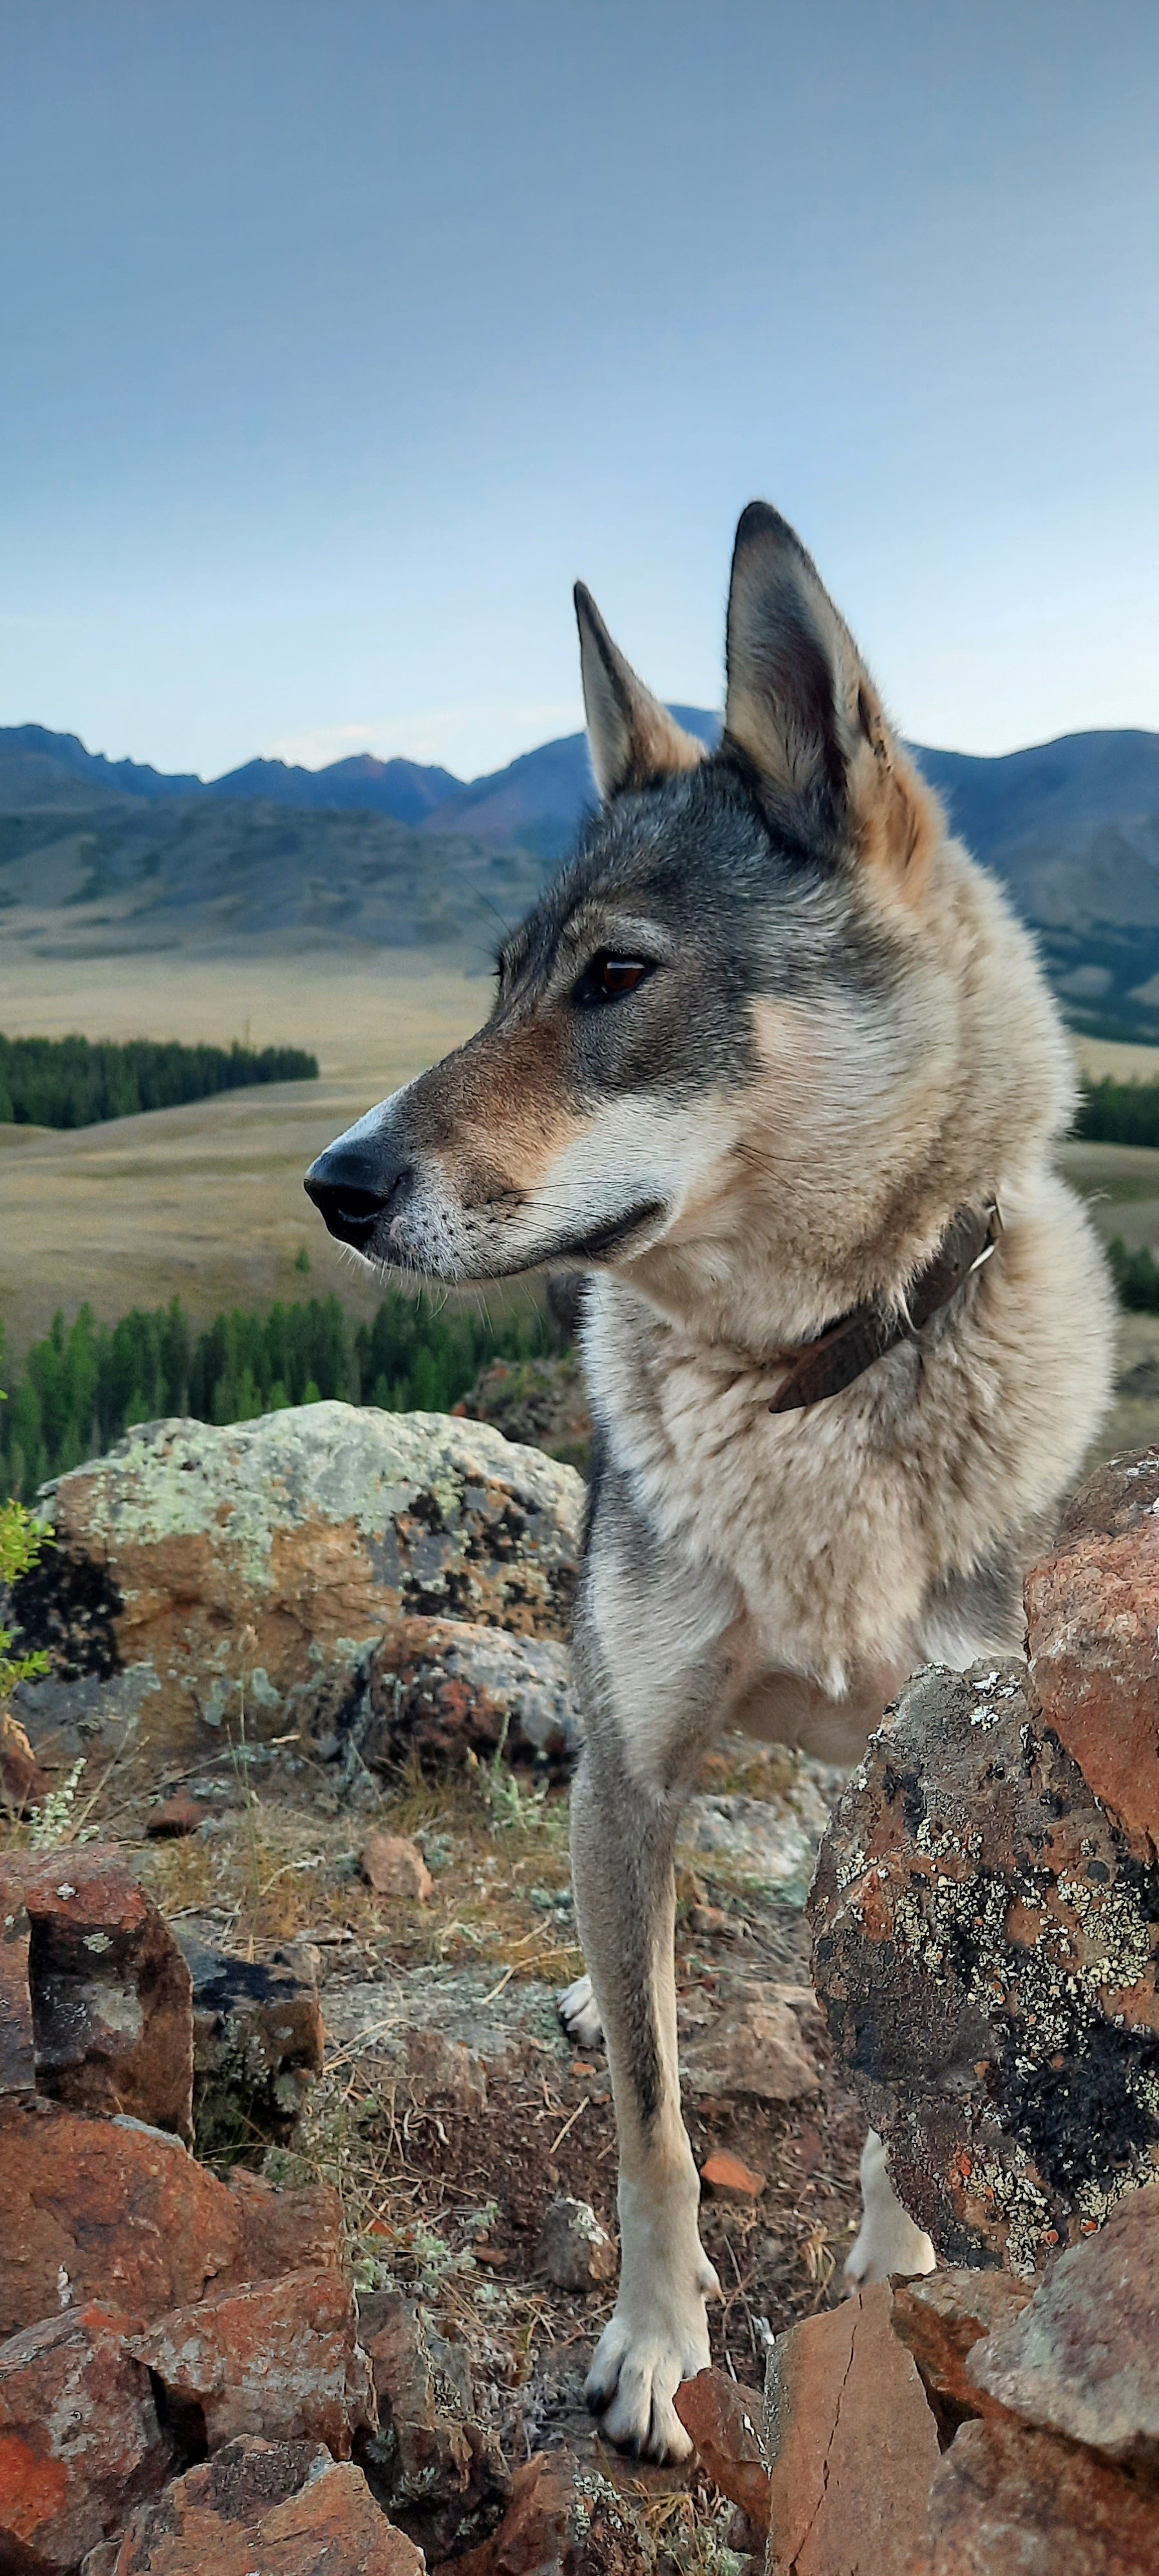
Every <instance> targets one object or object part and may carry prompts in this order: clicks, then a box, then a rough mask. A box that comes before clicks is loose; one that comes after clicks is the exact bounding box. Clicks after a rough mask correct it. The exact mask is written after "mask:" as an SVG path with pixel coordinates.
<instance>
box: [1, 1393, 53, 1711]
mask: <svg viewBox="0 0 1159 2576" xmlns="http://www.w3.org/2000/svg"><path fill="white" fill-rule="evenodd" d="M0 1402H3V1398H2V1397H0ZM44 1545H45V1536H44V1532H43V1530H40V1529H38V1528H37V1526H36V1523H35V1521H34V1520H33V1517H32V1514H31V1512H28V1511H26V1510H25V1508H24V1505H23V1503H0V1590H3V1591H7V1589H8V1586H9V1584H12V1583H16V1582H17V1581H18V1580H19V1578H20V1576H21V1575H22V1574H28V1573H29V1572H30V1571H31V1568H32V1567H33V1566H34V1565H35V1564H36V1563H37V1561H38V1559H39V1557H40V1552H41V1549H42V1548H43V1547H44ZM13 1642H14V1632H13V1630H12V1629H11V1628H4V1627H0V1716H3V1715H5V1714H6V1713H7V1707H8V1702H9V1699H10V1698H11V1696H12V1693H13V1691H14V1690H15V1688H16V1685H17V1682H29V1681H34V1680H35V1678H36V1676H37V1674H38V1673H46V1672H47V1671H48V1657H47V1655H42V1654H36V1655H11V1654H10V1653H9V1651H8V1650H9V1647H10V1646H11V1645H12V1644H13Z"/></svg>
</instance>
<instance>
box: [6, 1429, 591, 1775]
mask: <svg viewBox="0 0 1159 2576" xmlns="http://www.w3.org/2000/svg"><path fill="white" fill-rule="evenodd" d="M49 1507H50V1510H51V1515H52V1522H53V1535H54V1539H55V1546H54V1547H53V1548H52V1549H51V1550H49V1551H48V1552H47V1553H46V1555H45V1557H44V1559H43V1561H42V1563H41V1564H40V1565H39V1566H37V1567H36V1568H35V1569H34V1571H33V1572H32V1573H31V1574H29V1575H27V1576H25V1577H24V1578H23V1579H22V1581H21V1583H20V1584H19V1585H17V1587H16V1593H15V1599H14V1609H15V1616H16V1618H17V1619H18V1620H19V1622H20V1624H21V1629H22V1637H21V1643H22V1645H23V1646H25V1647H27V1648H34V1647H39V1646H42V1645H43V1646H45V1647H47V1648H48V1649H49V1651H50V1652H51V1653H52V1655H53V1657H54V1660H55V1663H56V1666H57V1668H58V1669H64V1670H67V1668H68V1665H69V1662H70V1659H71V1656H72V1653H73V1650H74V1647H75V1648H76V1649H77V1650H79V1651H80V1652H82V1653H83V1654H84V1656H85V1657H86V1661H85V1664H84V1669H85V1670H90V1669H91V1668H92V1665H91V1656H92V1648H93V1642H94V1632H96V1633H97V1634H98V1635H99V1643H100V1647H101V1650H102V1655H103V1658H104V1668H105V1669H106V1670H112V1669H114V1668H119V1670H118V1686H119V1689H120V1690H121V1692H122V1694H124V1693H125V1692H126V1691H129V1690H130V1689H132V1690H134V1691H137V1692H139V1694H140V1696H141V1704H142V1706H143V1709H144V1713H145V1722H146V1725H147V1729H148V1735H149V1741H150V1745H151V1747H152V1749H153V1751H154V1753H155V1754H161V1753H168V1752H170V1751H178V1750H180V1751H185V1750H186V1749H190V1750H192V1749H198V1750H200V1749H201V1748H203V1747H204V1745H205V1744H206V1742H207V1741H208V1740H209V1739H208V1738H207V1735H206V1728H207V1727H212V1728H218V1729H220V1728H221V1727H223V1726H226V1727H233V1728H235V1729H236V1727H237V1724H238V1722H239V1719H240V1716H241V1712H242V1707H243V1703H244V1710H245V1723H246V1729H247V1732H248V1734H249V1735H250V1737H251V1738H255V1737H266V1736H274V1735H284V1734H286V1732H287V1731H288V1730H289V1729H290V1728H291V1727H294V1726H299V1727H301V1726H305V1727H306V1728H307V1729H308V1730H310V1731H311V1732H312V1733H313V1735H314V1737H315V1740H316V1741H327V1740H330V1739H331V1738H332V1739H333V1740H334V1741H335V1742H336V1741H337V1732H336V1730H337V1723H338V1720H339V1719H340V1717H341V1716H342V1714H343V1712H344V1711H345V1710H346V1709H347V1707H348V1705H349V1702H350V1697H351V1692H352V1690H355V1689H358V1688H360V1686H361V1678H362V1676H363V1674H364V1672H365V1669H366V1665H367V1661H368V1659H369V1658H370V1656H371V1655H372V1654H373V1653H374V1650H375V1649H376V1648H377V1646H378V1643H379V1640H380V1639H381V1637H382V1636H383V1633H384V1631H385V1630H386V1629H387V1628H388V1627H389V1626H391V1625H392V1624H393V1623H395V1622H397V1621H399V1620H401V1619H406V1618H408V1617H412V1616H419V1617H431V1616H437V1617H441V1618H450V1619H454V1618H457V1617H459V1616H460V1615H461V1616H462V1617H464V1618H466V1619H469V1620H472V1621H477V1622H481V1623H482V1624H483V1625H485V1626H486V1625H489V1624H491V1623H494V1624H495V1625H497V1626H500V1627H505V1628H510V1629H512V1630H518V1631H520V1632H521V1633H522V1634H524V1635H527V1636H546V1637H554V1638H562V1637H564V1636H565V1635H566V1633H567V1626H568V1620H569V1616H570V1609H571V1603H572V1600H573V1598H574V1593H575V1585H576V1577H577V1572H578V1565H579V1543H580V1528H581V1521H582V1511H583V1486H582V1484H581V1482H580V1479H579V1477H578V1476H577V1475H575V1474H574V1473H573V1472H572V1471H571V1470H570V1469H568V1468H566V1467H560V1466H556V1465H554V1464H553V1463H552V1461H551V1460H550V1459H547V1458H544V1457H542V1456H540V1455H538V1454H537V1453H536V1452H535V1451H534V1450H531V1449H520V1448H516V1447H514V1446H512V1445H511V1444H509V1443H508V1442H507V1441H505V1440H503V1439H502V1438H501V1437H500V1435H499V1433H498V1432H496V1431H492V1430H491V1429H489V1428H488V1427H487V1426H486V1425H485V1424H481V1423H470V1422H451V1421H449V1420H448V1419H447V1418H446V1416H445V1415H440V1414H399V1413H384V1412H377V1411H375V1410H374V1409H373V1408H370V1407H362V1406H357V1405H348V1404H333V1403H326V1404H310V1405H302V1406H299V1407H291V1408H290V1409H288V1410H287V1411H284V1412H281V1413H271V1414H265V1415H263V1416H262V1417H261V1418H260V1419H259V1420H257V1421H253V1422H241V1423H233V1424H230V1425H228V1426H226V1427H225V1428H217V1427H216V1426H214V1425H213V1424H211V1423H202V1422H192V1421H171V1422H158V1423H146V1424H141V1425H138V1426H135V1427H134V1428H133V1429H132V1430H131V1431H129V1432H127V1433H126V1435H125V1438H124V1439H123V1440H120V1441H118V1442H117V1444H116V1446H115V1448H114V1449H112V1450H111V1451H110V1453H109V1455H108V1456H107V1457H104V1458H99V1459H97V1460H95V1461H93V1462H90V1463H87V1464H86V1465H85V1466H83V1467H78V1468H77V1469H75V1470H74V1472H73V1473H72V1474H70V1475H67V1476H62V1477H61V1478H60V1480H59V1482H58V1483H57V1484H56V1485H55V1486H54V1488H53V1490H52V1494H51V1499H50V1506H49ZM52 1686H53V1685H52V1684H51V1683H46V1684H45V1685H44V1686H43V1687H44V1688H45V1689H50V1688H51V1687H52ZM32 1687H33V1688H35V1685H33V1686H32Z"/></svg>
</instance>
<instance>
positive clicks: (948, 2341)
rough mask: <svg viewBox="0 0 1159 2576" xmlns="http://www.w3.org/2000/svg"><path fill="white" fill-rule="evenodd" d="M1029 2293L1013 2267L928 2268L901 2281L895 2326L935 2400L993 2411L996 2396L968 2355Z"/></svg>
mask: <svg viewBox="0 0 1159 2576" xmlns="http://www.w3.org/2000/svg"><path fill="white" fill-rule="evenodd" d="M1030 2296H1031V2291H1030V2285H1029V2283H1028V2282H1026V2281H1015V2280H1012V2279H1011V2277H1010V2274H1009V2272H965V2271H957V2272H925V2273H922V2274H921V2275H919V2277H918V2278H917V2279H916V2280H910V2281H897V2282H895V2283H894V2293H893V2331H894V2333H895V2335H900V2337H901V2340H902V2342H903V2343H904V2344H905V2346H906V2348H907V2350H908V2351H910V2352H912V2354H913V2357H914V2360H915V2361H916V2363H917V2366H918V2369H919V2371H920V2373H921V2377H922V2384H923V2387H924V2388H925V2389H926V2391H927V2394H928V2395H929V2397H930V2398H931V2399H932V2400H933V2401H934V2403H935V2405H937V2404H939V2403H940V2405H941V2409H942V2413H943V2416H945V2414H946V2410H947V2408H949V2409H952V2410H954V2411H955V2413H958V2414H960V2413H962V2412H965V2413H966V2414H969V2415H990V2414H994V2413H995V2412H996V2411H997V2410H996V2408H995V2405H994V2401H993V2399H992V2398H990V2397H987V2396H986V2395H985V2393H984V2391H982V2390H981V2389H979V2388H978V2387H977V2386H976V2384H975V2382H974V2380H973V2378H972V2377H971V2373H970V2366H969V2356H970V2354H971V2353H972V2352H973V2351H974V2350H975V2348H976V2347H977V2346H978V2345H979V2343H980V2342H981V2341H982V2339H983V2338H984V2337H985V2336H986V2335H988V2334H990V2333H991V2332H992V2331H993V2329H994V2328H995V2327H996V2326H1002V2325H1005V2324H1006V2323H1007V2322H1008V2320H1009V2319H1010V2318H1011V2317H1016V2316H1017V2315H1018V2314H1019V2313H1020V2311H1021V2310H1022V2309H1023V2308H1024V2307H1025V2306H1026V2303H1027V2300H1028V2299H1029V2298H1030Z"/></svg>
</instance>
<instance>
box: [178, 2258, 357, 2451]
mask: <svg viewBox="0 0 1159 2576" xmlns="http://www.w3.org/2000/svg"><path fill="white" fill-rule="evenodd" d="M128 2349H129V2351H130V2352H131V2353H132V2354H133V2356H134V2359H135V2360H137V2361H139V2362H143V2363H144V2365H145V2368H146V2369H147V2370H148V2371H150V2372H151V2373H152V2375H153V2378H154V2379H155V2380H157V2381H159V2383H160V2385H161V2387H162V2388H163V2389H164V2390H165V2393H166V2397H167V2399H168V2401H169V2412H170V2418H171V2420H174V2421H177V2422H179V2423H181V2424H182V2425H183V2426H184V2428H185V2433H186V2442H187V2447H188V2448H189V2449H203V2448H208V2449H209V2450H210V2451H217V2450H220V2449H221V2448H222V2445H223V2444H224V2443H226V2442H230V2441H234V2440H235V2439H237V2438H238V2437H240V2436H241V2435H243V2434H260V2435H261V2436H262V2437H263V2438H264V2439H266V2440H268V2441H273V2442H294V2441H313V2442H324V2443H325V2444H326V2447H327V2449H328V2451H329V2452H330V2453H331V2455H332V2457H333V2458H334V2459H336V2460H348V2459H349V2457H350V2453H351V2449H352V2446H353V2443H354V2440H355V2437H356V2435H357V2434H359V2433H362V2432H366V2433H370V2432H373V2430H374V2428H375V2425H376V2422H377V2412H376V2409H375V2406H374V2402H373V2391H372V2389H371V2384H370V2372H369V2366H368V2363H367V2359H366V2354H365V2353H364V2352H363V2351H362V2349H361V2347H360V2345H359V2341H358V2317H357V2313H356V2310H355V2306H354V2295H353V2292H352V2291H351V2289H350V2288H349V2286H348V2284H347V2283H346V2281H345V2280H344V2279H343V2277H342V2275H341V2273H340V2272H337V2271H300V2272H299V2271H296V2272H287V2273H284V2274H283V2276H282V2278H281V2279H280V2280H278V2281H263V2282H261V2283H260V2284H258V2285H257V2286H254V2285H253V2284H249V2285H247V2286H246V2288H244V2289H239V2290H219V2291H217V2292H216V2294H213V2295H211V2296H209V2297H207V2298H203V2299H200V2300H199V2301H198V2302H197V2303H196V2304H195V2305H194V2306H192V2307H188V2308H177V2309H175V2310H174V2311H173V2312H172V2313H171V2314H170V2315H168V2316H164V2317H158V2318H157V2320H156V2322H155V2324H153V2325H152V2326H150V2327H149V2329H148V2331H147V2332H146V2333H145V2334H139V2335H134V2336H132V2337H131V2339H130V2342H129V2346H128Z"/></svg>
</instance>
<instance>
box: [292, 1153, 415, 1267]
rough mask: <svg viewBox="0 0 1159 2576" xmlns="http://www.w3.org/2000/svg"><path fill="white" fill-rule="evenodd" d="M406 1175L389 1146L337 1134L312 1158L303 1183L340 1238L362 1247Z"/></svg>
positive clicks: (406, 1171) (405, 1169)
mask: <svg viewBox="0 0 1159 2576" xmlns="http://www.w3.org/2000/svg"><path fill="white" fill-rule="evenodd" d="M408 1178H409V1172H408V1169H407V1166H406V1164H405V1163H404V1162H403V1160H402V1157H401V1155H397V1154H393V1153H392V1152H391V1151H390V1149H389V1147H387V1146H385V1145H384V1144H381V1143H379V1142H378V1141H377V1140H375V1141H374V1142H373V1143H370V1142H364V1141H363V1140H362V1139H361V1138H359V1139H358V1140H357V1141H355V1140H354V1139H352V1138H350V1137H346V1136H340V1137H339V1139H338V1142H337V1144H336V1145H328V1146H327V1148H326V1151H325V1153H324V1154H319V1156H318V1160H317V1162H316V1163H311V1165H310V1169H309V1171H308V1172H307V1174H306V1178H305V1181H304V1183H303V1187H304V1189H305V1191H306V1193H307V1196H308V1197H309V1198H312V1199H313V1202H314V1205H315V1207H316V1208H317V1210H318V1213H319V1215H320V1216H321V1217H322V1218H323V1220H324V1222H325V1224H326V1225H327V1227H328V1229H329V1231H330V1233H331V1234H334V1235H337V1237H338V1241H339V1243H352V1244H353V1246H354V1249H355V1251H356V1252H365V1250H366V1248H367V1246H368V1244H369V1242H370V1239H371V1236H372V1235H373V1233H374V1229H375V1227H376V1225H377V1223H378V1220H379V1218H380V1217H381V1216H383V1215H385V1213H386V1210H387V1208H388V1207H389V1206H390V1204H391V1201H392V1200H395V1199H397V1198H398V1196H399V1195H400V1192H401V1188H402V1185H403V1183H404V1182H405V1181H406V1180H407V1179H408Z"/></svg>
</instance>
